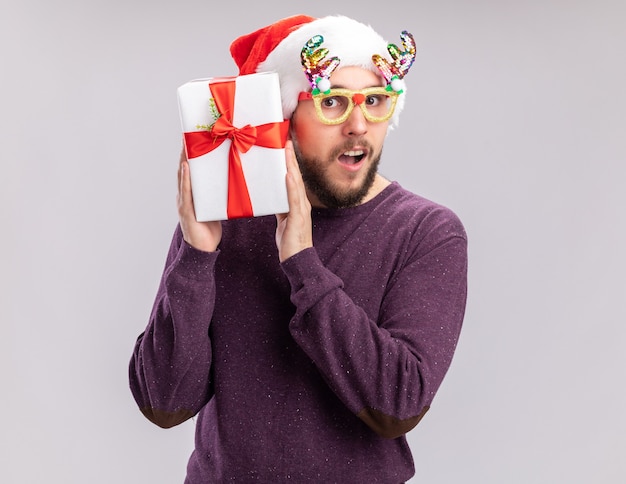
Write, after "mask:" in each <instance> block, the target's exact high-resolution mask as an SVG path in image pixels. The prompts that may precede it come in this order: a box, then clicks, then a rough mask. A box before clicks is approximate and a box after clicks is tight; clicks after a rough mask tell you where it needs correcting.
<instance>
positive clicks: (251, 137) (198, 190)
mask: <svg viewBox="0 0 626 484" xmlns="http://www.w3.org/2000/svg"><path fill="white" fill-rule="evenodd" d="M178 106H179V111H180V119H181V124H182V130H183V139H184V146H185V151H186V153H187V160H188V161H189V171H190V175H191V190H192V196H193V203H194V208H195V213H196V220H197V221H199V222H205V221H209V220H227V219H233V218H243V217H256V216H260V215H270V214H275V213H285V212H288V211H289V205H288V203H287V189H286V186H285V174H286V172H287V169H286V165H285V142H286V140H287V133H288V129H289V121H285V120H284V119H283V115H282V106H281V99H280V88H279V84H278V74H276V73H259V74H249V75H244V76H237V77H221V78H208V79H196V80H193V81H190V82H188V83H186V84H183V85H182V86H180V87H179V88H178Z"/></svg>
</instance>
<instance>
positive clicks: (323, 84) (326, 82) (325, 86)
mask: <svg viewBox="0 0 626 484" xmlns="http://www.w3.org/2000/svg"><path fill="white" fill-rule="evenodd" d="M317 88H318V89H319V90H320V92H326V91H328V90H329V89H330V79H328V78H326V77H323V78H321V79H320V80H319V81H317Z"/></svg>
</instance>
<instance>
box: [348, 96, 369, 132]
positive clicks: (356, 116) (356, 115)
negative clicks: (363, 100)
mask: <svg viewBox="0 0 626 484" xmlns="http://www.w3.org/2000/svg"><path fill="white" fill-rule="evenodd" d="M367 123H368V121H367V119H365V116H364V115H363V111H361V108H360V107H359V105H358V104H357V105H356V106H354V109H353V110H352V112H351V113H350V116H348V119H346V120H345V121H344V123H343V134H344V135H346V136H361V135H364V134H365V133H367Z"/></svg>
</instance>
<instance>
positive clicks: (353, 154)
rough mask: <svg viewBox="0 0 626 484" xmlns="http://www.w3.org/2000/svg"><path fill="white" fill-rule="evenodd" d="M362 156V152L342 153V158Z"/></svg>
mask: <svg viewBox="0 0 626 484" xmlns="http://www.w3.org/2000/svg"><path fill="white" fill-rule="evenodd" d="M362 154H363V150H357V151H346V152H345V153H344V156H361V155H362Z"/></svg>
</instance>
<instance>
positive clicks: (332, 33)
mask: <svg viewBox="0 0 626 484" xmlns="http://www.w3.org/2000/svg"><path fill="white" fill-rule="evenodd" d="M315 35H322V36H323V37H324V42H323V44H322V45H321V47H322V48H327V49H328V50H329V53H328V55H327V58H331V57H339V59H340V64H339V67H338V69H341V68H342V67H346V66H357V67H362V68H364V69H368V70H371V71H372V72H375V73H376V74H378V75H379V76H380V71H379V70H378V68H377V67H376V66H375V65H374V63H373V62H372V55H373V54H379V55H381V56H382V57H384V58H386V59H387V60H389V61H391V57H390V55H389V52H388V51H387V45H388V42H387V41H386V40H385V39H383V38H382V37H381V36H380V35H379V34H378V33H377V32H375V31H374V29H372V27H370V26H369V25H365V24H362V23H360V22H357V21H356V20H353V19H351V18H348V17H344V16H340V15H338V16H328V17H323V18H320V19H317V20H313V21H312V22H309V23H307V24H304V25H302V26H301V27H299V28H297V29H296V30H294V31H293V32H291V33H290V34H289V35H287V37H285V38H284V39H283V40H282V41H281V42H280V43H279V44H278V45H277V46H276V48H275V49H274V50H273V51H272V52H270V53H269V55H268V56H267V58H266V59H265V60H264V61H263V62H261V63H260V64H259V65H258V67H257V69H256V71H257V72H268V71H272V72H277V73H278V77H279V79H280V91H281V97H282V103H283V116H284V117H285V119H290V118H291V115H292V114H293V112H294V111H295V109H296V106H297V105H298V95H299V94H300V92H302V91H309V90H310V89H311V85H310V84H309V81H308V79H307V77H306V75H305V73H304V70H303V67H302V63H301V58H300V53H301V52H302V48H303V47H304V45H305V44H306V43H307V42H308V41H309V39H311V38H312V37H313V36H315ZM381 77H382V76H381ZM405 92H406V90H405ZM404 96H405V94H404V93H403V94H401V95H400V97H399V98H398V102H397V104H396V109H395V112H394V115H393V118H392V120H391V125H392V126H393V125H397V124H398V116H399V114H400V112H401V111H402V108H403V106H404Z"/></svg>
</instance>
